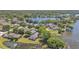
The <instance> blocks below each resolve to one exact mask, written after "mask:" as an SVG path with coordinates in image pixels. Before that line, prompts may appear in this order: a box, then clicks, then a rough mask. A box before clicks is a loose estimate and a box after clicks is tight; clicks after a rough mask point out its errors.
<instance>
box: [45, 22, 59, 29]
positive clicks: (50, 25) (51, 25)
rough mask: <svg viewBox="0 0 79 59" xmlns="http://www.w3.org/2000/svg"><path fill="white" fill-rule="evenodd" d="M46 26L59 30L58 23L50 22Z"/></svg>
mask: <svg viewBox="0 0 79 59" xmlns="http://www.w3.org/2000/svg"><path fill="white" fill-rule="evenodd" d="M46 26H47V27H48V29H50V30H57V29H58V26H57V25H54V24H53V23H48V24H46Z"/></svg>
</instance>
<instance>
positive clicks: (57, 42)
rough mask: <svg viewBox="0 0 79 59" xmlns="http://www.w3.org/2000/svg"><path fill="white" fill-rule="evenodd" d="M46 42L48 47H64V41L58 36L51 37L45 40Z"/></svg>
mask: <svg viewBox="0 0 79 59" xmlns="http://www.w3.org/2000/svg"><path fill="white" fill-rule="evenodd" d="M47 43H48V47H49V48H54V49H59V48H64V46H65V43H64V42H63V40H61V38H59V37H51V38H49V39H48V40H47Z"/></svg>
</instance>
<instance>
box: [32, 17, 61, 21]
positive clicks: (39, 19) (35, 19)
mask: <svg viewBox="0 0 79 59" xmlns="http://www.w3.org/2000/svg"><path fill="white" fill-rule="evenodd" d="M31 19H32V20H33V21H41V20H60V18H55V17H54V18H39V17H37V18H31Z"/></svg>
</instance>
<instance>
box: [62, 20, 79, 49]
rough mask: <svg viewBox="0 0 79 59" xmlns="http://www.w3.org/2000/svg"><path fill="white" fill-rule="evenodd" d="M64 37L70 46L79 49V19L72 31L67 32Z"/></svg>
mask: <svg viewBox="0 0 79 59" xmlns="http://www.w3.org/2000/svg"><path fill="white" fill-rule="evenodd" d="M63 37H64V39H65V42H66V43H67V44H68V45H69V46H70V48H72V49H79V20H77V21H76V23H75V24H74V28H73V30H72V33H67V32H65V33H64V35H63Z"/></svg>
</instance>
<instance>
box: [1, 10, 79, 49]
mask: <svg viewBox="0 0 79 59" xmlns="http://www.w3.org/2000/svg"><path fill="white" fill-rule="evenodd" d="M68 12H70V11H65V12H64V13H63V11H8V10H5V11H0V48H2V49H70V46H69V45H68V44H67V42H65V40H64V38H63V35H64V34H63V33H67V32H68V33H69V32H70V33H71V32H72V30H73V26H74V24H75V22H76V20H77V19H78V18H79V16H78V14H77V12H76V11H74V12H70V13H68Z"/></svg>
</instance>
